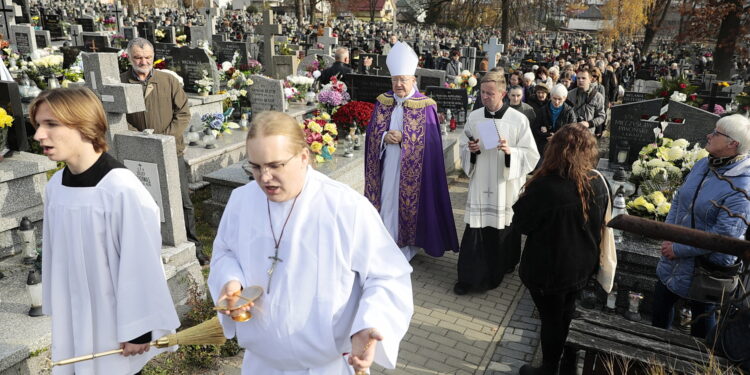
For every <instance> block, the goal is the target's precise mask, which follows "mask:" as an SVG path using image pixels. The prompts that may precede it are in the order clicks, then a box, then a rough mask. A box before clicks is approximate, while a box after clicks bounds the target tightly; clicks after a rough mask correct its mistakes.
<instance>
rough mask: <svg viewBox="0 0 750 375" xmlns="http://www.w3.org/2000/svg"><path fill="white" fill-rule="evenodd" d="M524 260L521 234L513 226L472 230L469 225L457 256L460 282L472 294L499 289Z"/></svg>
mask: <svg viewBox="0 0 750 375" xmlns="http://www.w3.org/2000/svg"><path fill="white" fill-rule="evenodd" d="M520 257H521V233H520V232H518V231H516V230H514V229H513V226H512V225H511V226H510V227H505V228H503V229H497V228H493V227H484V228H471V227H469V225H468V224H466V229H465V230H464V235H463V238H462V239H461V251H460V252H459V253H458V283H459V284H460V285H461V286H462V287H464V288H466V289H467V290H471V291H484V290H490V289H495V288H497V287H498V286H500V283H501V282H502V281H503V277H505V274H506V273H507V272H509V271H512V270H513V268H514V267H515V266H516V265H517V264H518V261H519V259H520Z"/></svg>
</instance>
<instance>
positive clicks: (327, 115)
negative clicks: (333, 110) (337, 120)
mask: <svg viewBox="0 0 750 375" xmlns="http://www.w3.org/2000/svg"><path fill="white" fill-rule="evenodd" d="M320 118H322V119H323V120H326V121H328V120H330V119H331V115H329V114H327V113H325V112H323V114H322V115H320Z"/></svg>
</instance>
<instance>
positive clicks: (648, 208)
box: [644, 202, 656, 213]
mask: <svg viewBox="0 0 750 375" xmlns="http://www.w3.org/2000/svg"><path fill="white" fill-rule="evenodd" d="M644 208H646V211H648V212H649V213H654V211H656V207H655V206H654V204H653V203H648V202H646V205H645V206H644Z"/></svg>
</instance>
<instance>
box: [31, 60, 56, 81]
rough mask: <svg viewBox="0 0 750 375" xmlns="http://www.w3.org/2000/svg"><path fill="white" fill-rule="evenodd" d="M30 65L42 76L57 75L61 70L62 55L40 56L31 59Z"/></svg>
mask: <svg viewBox="0 0 750 375" xmlns="http://www.w3.org/2000/svg"><path fill="white" fill-rule="evenodd" d="M31 65H32V66H34V67H35V68H36V70H37V71H38V72H39V74H40V75H42V76H45V77H47V76H59V75H61V74H62V71H63V67H62V65H63V57H62V55H49V56H45V57H40V58H38V59H36V60H32V61H31Z"/></svg>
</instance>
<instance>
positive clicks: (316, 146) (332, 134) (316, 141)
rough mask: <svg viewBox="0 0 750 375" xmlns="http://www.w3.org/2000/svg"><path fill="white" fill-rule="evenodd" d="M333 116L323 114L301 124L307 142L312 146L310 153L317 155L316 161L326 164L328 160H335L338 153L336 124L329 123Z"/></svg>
mask: <svg viewBox="0 0 750 375" xmlns="http://www.w3.org/2000/svg"><path fill="white" fill-rule="evenodd" d="M330 120H331V116H330V115H329V114H328V113H325V112H323V113H322V114H321V115H320V116H316V117H313V118H309V119H307V120H305V122H303V123H300V127H301V128H302V130H303V131H304V132H305V141H307V144H308V145H309V146H310V151H312V153H313V155H315V161H316V162H318V163H324V162H325V161H326V160H331V159H333V154H334V153H335V152H336V136H337V135H338V131H337V130H336V124H334V123H332V122H328V121H330Z"/></svg>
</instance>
